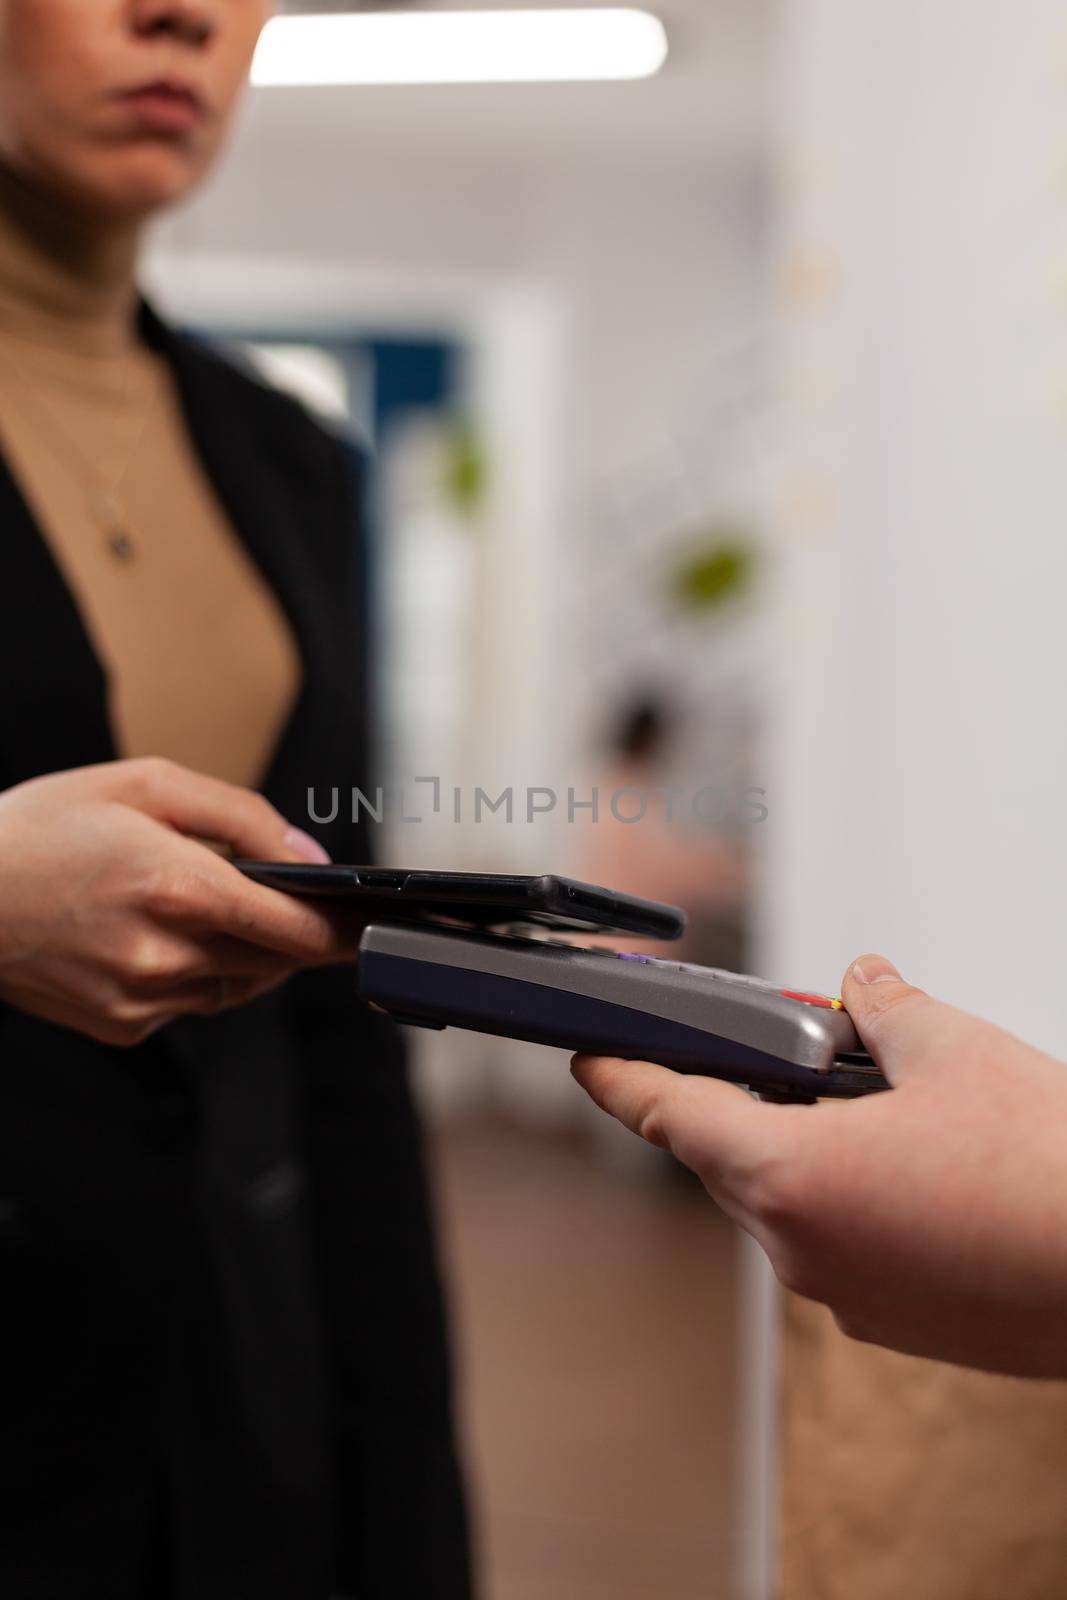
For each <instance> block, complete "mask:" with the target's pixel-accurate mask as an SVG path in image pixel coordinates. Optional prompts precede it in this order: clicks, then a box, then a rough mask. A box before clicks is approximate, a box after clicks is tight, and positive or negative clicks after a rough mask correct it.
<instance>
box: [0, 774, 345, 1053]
mask: <svg viewBox="0 0 1067 1600" xmlns="http://www.w3.org/2000/svg"><path fill="white" fill-rule="evenodd" d="M201 840H211V841H213V842H216V843H221V844H225V845H228V846H230V847H231V848H232V849H233V850H234V852H235V853H236V854H238V855H243V856H251V857H258V858H260V859H267V860H276V861H278V860H280V861H301V860H303V861H307V860H315V861H323V860H325V859H326V856H325V852H324V851H323V850H322V849H321V848H320V847H319V846H318V845H316V844H315V842H314V841H313V840H312V839H310V838H308V837H307V835H306V834H303V833H301V832H300V831H299V830H298V829H295V828H291V827H290V826H289V825H288V823H287V822H286V821H285V820H284V818H282V817H281V816H279V814H278V813H277V812H276V811H275V810H274V808H273V807H272V806H271V805H269V804H268V802H267V801H266V800H264V799H262V798H261V797H260V796H259V795H256V794H251V793H249V792H248V791H247V790H245V789H238V788H235V787H234V786H233V785H232V784H228V783H222V782H219V781H218V780H216V779H214V778H205V777H203V776H202V775H201V774H199V773H195V772H190V771H188V770H186V769H185V768H183V767H178V766H175V765H173V764H172V763H171V762H168V761H161V760H138V761H116V762H110V763H108V764H106V765H103V766H98V767H86V768H82V769H80V770H78V771H74V772H60V773H55V774H53V775H51V776H49V777H45V778H36V779H34V780H33V781H32V782H30V783H23V784H19V785H18V786H17V787H16V788H14V789H9V790H7V792H6V793H4V794H2V795H0V1000H4V1001H7V1002H8V1003H10V1004H11V1005H14V1006H19V1007H21V1009H23V1010H24V1011H31V1012H33V1013H34V1014H36V1015H37V1016H41V1017H46V1018H48V1019H49V1020H50V1021H52V1022H59V1023H62V1024H64V1025H65V1026H67V1027H71V1028H76V1029H78V1030H79V1031H81V1032H83V1033H87V1034H90V1035H91V1036H92V1037H93V1038H95V1039H100V1040H102V1041H103V1042H104V1043H107V1044H118V1045H132V1044H137V1043H139V1042H140V1040H142V1039H144V1038H146V1037H147V1036H148V1035H149V1034H150V1033H153V1032H155V1030H156V1029H157V1028H160V1027H162V1026H163V1025H164V1024H165V1023H167V1022H169V1021H170V1020H171V1019H172V1018H173V1017H176V1016H180V1015H182V1014H184V1013H188V1012H199V1013H210V1012H215V1011H220V1010H222V1009H224V1008H225V1007H228V1006H235V1005H240V1004H242V1003H243V1002H244V1001H246V1000H249V999H252V998H254V997H255V996H257V995H259V994H262V993H264V992H265V991H266V990H268V989H271V988H273V987H275V986H276V985H277V984H279V983H281V982H283V981H284V980H285V979H286V978H287V977H288V976H289V975H290V974H291V973H292V972H294V971H296V970H297V968H299V967H303V966H313V965H323V964H327V963H330V962H335V961H342V960H346V959H349V958H351V957H354V955H355V953H356V948H357V946H358V942H359V934H360V932H361V929H360V928H359V926H357V925H356V923H355V921H354V920H353V919H351V918H346V917H345V915H344V914H343V913H338V912H337V911H335V910H331V909H329V908H322V907H318V906H314V905H311V904H309V903H307V902H306V901H300V900H296V899H293V898H291V897H289V896H287V895H283V894H279V893H277V892H276V891H275V890H273V889H267V888H263V887H261V886H260V885H258V884H254V883H250V882H249V881H248V880H247V879H246V878H244V877H242V875H241V874H240V873H239V872H236V871H235V870H234V868H233V867H232V866H231V865H230V864H229V863H228V862H227V861H225V860H224V859H223V858H222V857H221V856H219V855H217V854H216V853H215V852H214V851H213V850H211V849H209V848H208V847H207V845H206V844H204V843H201V842H200V841H201Z"/></svg>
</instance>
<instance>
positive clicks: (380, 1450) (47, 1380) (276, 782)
mask: <svg viewBox="0 0 1067 1600" xmlns="http://www.w3.org/2000/svg"><path fill="white" fill-rule="evenodd" d="M142 318H143V323H142V325H143V331H144V334H145V337H146V338H147V339H148V340H149V342H150V343H151V344H152V345H153V346H154V347H155V348H156V349H158V350H159V351H160V352H161V353H162V354H163V355H164V357H165V358H166V359H167V361H168V362H169V363H170V365H171V367H172V369H173V371H174V374H175V376H176V380H177V383H178V386H179V390H180V394H181V398H182V401H183V404H184V408H185V414H186V418H187V421H188V424H189V427H190V429H191V432H192V436H193V439H194V441H195V444H196V447H197V450H198V451H199V453H200V456H201V458H202V460H203V462H204V464H205V466H206V468H207V471H208V473H209V475H210V477H211V480H212V482H213V484H214V486H215V489H216V491H217V493H218V494H219V496H220V499H221V501H222V504H223V506H224V507H225V510H226V511H227V513H228V515H229V516H230V518H231V520H232V523H233V526H234V527H235V529H236V530H237V532H238V533H239V535H240V537H241V538H242V539H243V540H244V541H245V543H246V544H247V547H248V549H249V551H250V553H251V555H252V556H253V558H254V559H255V560H256V562H257V563H258V564H259V566H260V568H261V570H262V571H263V573H264V574H265V576H266V578H267V579H268V581H269V582H270V583H271V585H272V586H273V588H274V589H275V591H276V593H277V595H278V597H279V599H280V600H281V602H282V604H283V605H284V607H285V609H286V612H287V614H288V617H289V620H290V623H291V625H292V627H293V629H294V631H295V634H296V637H297V640H298V643H299V646H300V650H301V654H302V657H303V670H304V683H303V691H302V693H301V695H300V698H299V701H298V704H297V706H296V708H295V711H294V714H293V716H292V718H291V720H290V722H289V725H288V727H287V728H286V730H285V733H284V736H283V738H282V740H281V744H280V747H279V749H278V751H277V753H276V757H275V759H274V761H273V764H272V767H271V770H270V773H269V776H268V778H267V781H266V783H265V784H264V793H266V794H267V795H268V796H269V798H270V799H271V800H272V801H273V802H274V804H275V805H276V806H277V807H278V808H279V809H280V810H281V811H282V812H283V814H285V815H286V816H288V817H289V818H290V819H291V820H293V821H294V822H296V823H298V824H299V823H300V822H301V820H302V819H303V820H305V821H306V819H307V790H308V788H309V786H311V785H317V786H320V788H325V789H329V788H330V787H332V786H333V785H335V784H336V785H339V786H341V787H342V789H343V790H344V791H347V789H348V788H349V787H350V786H351V785H354V784H362V785H363V786H364V787H366V785H367V782H368V780H369V776H370V775H369V773H366V772H364V770H363V766H364V763H365V761H366V749H367V716H366V706H365V693H364V691H365V685H366V681H367V671H366V665H367V664H366V662H365V661H364V660H363V659H362V658H361V653H360V652H361V650H362V648H363V646H362V640H364V639H365V638H366V628H365V627H361V626H359V625H358V624H357V619H358V618H359V616H360V614H361V608H362V606H363V596H362V593H361V585H360V579H359V574H360V569H361V566H362V564H363V562H362V557H363V550H362V541H363V538H364V532H363V518H362V514H361V510H360V499H361V477H362V470H361V463H360V460H359V458H358V457H357V456H356V454H355V453H354V452H352V451H349V450H348V449H346V448H345V447H344V446H342V445H341V444H339V443H338V442H337V441H336V440H334V439H332V438H331V437H330V436H329V435H327V434H326V433H325V432H324V431H323V430H322V429H320V428H319V427H317V426H316V425H315V424H313V423H312V422H311V421H310V419H309V418H308V417H307V415H306V414H305V413H304V411H303V410H302V409H301V408H300V407H299V406H298V405H297V404H295V402H293V401H292V400H290V399H288V398H286V397H284V396H282V395H279V394H277V393H275V392H274V391H272V390H269V389H267V388H265V387H263V386H262V385H260V384H258V383H256V382H255V381H253V380H252V379H251V378H249V377H248V376H246V375H244V374H243V373H241V372H239V371H238V370H236V369H235V368H234V367H232V366H230V365H228V364H227V363H225V362H223V361H222V360H220V359H219V358H218V357H216V356H215V355H213V354H211V353H210V352H209V351H208V350H206V349H205V348H202V347H201V346H199V345H197V344H195V343H193V342H192V341H189V340H186V339H184V338H180V337H178V336H177V335H176V334H174V333H173V332H172V331H171V330H169V329H168V328H166V327H165V326H164V325H163V324H162V323H161V322H160V321H159V320H158V319H157V318H156V317H155V316H154V315H153V314H152V313H151V312H150V311H149V310H148V309H147V308H145V309H144V311H143V313H142ZM0 531H2V535H3V539H2V546H0V549H2V566H0V661H2V694H0V787H7V786H8V785H11V784H15V783H18V782H20V781H22V780H23V779H26V778H31V777H34V776H35V775H39V774H41V773H46V772H51V771H55V770H57V769H62V768H69V767H75V766H81V765H84V764H88V763H91V762H97V761H108V760H111V759H113V758H114V756H115V750H114V747H113V742H112V735H111V730H110V728H109V725H108V716H107V706H106V682H105V678H104V674H103V671H102V669H101V666H100V663H99V661H98V660H97V658H96V656H95V654H94V652H93V649H92V647H91V645H90V642H89V639H88V636H87V634H86V631H85V628H84V626H83V624H82V621H81V618H80V616H79V613H78V611H77V608H76V606H75V604H74V601H73V599H72V597H71V595H70V593H69V591H68V589H67V587H66V585H65V583H64V581H63V579H62V577H61V576H60V573H59V570H58V568H57V566H56V565H55V563H54V561H53V559H52V557H51V555H50V552H49V550H48V547H47V546H46V544H45V542H44V540H43V539H42V538H41V536H40V534H39V532H38V530H37V528H36V527H35V525H34V522H33V519H32V517H31V514H30V512H29V510H28V508H27V506H26V503H25V501H24V500H23V498H22V497H21V495H20V493H19V491H18V488H17V486H16V484H15V482H14V481H13V479H12V476H11V474H10V472H9V471H8V470H7V468H6V466H5V465H4V464H3V461H2V459H0ZM224 692H225V687H224V686H222V687H221V688H220V693H224ZM318 831H319V834H320V837H321V838H322V840H323V842H324V844H325V845H326V846H327V848H328V849H330V850H331V852H332V853H333V854H334V856H335V859H341V860H353V859H364V858H365V857H366V856H367V854H368V841H367V839H366V838H365V837H364V836H363V833H362V832H361V830H360V829H356V828H353V827H352V826H351V825H349V824H347V823H346V821H345V818H344V808H343V807H342V810H341V816H340V817H339V819H338V820H337V822H336V823H334V824H332V825H331V826H330V827H328V828H323V829H319V830H318ZM2 892H3V890H2V863H0V894H2ZM0 1274H2V1279H0V1281H2V1285H3V1287H2V1292H0V1593H2V1594H3V1595H4V1596H5V1600H23V1597H25V1600H30V1597H33V1600H37V1597H38V1596H40V1597H41V1600H45V1597H48V1600H53V1597H55V1596H58V1595H61V1594H62V1595H63V1596H64V1597H65V1600H82V1597H84V1600H89V1597H90V1596H91V1597H93V1600H96V1597H100V1600H103V1597H105V1596H106V1597H107V1600H134V1597H136V1600H149V1597H150V1600H164V1597H167V1596H172V1595H173V1596H181V1597H182V1600H186V1597H189V1600H193V1597H195V1600H216V1597H217V1600H245V1597H247V1600H273V1597H278V1600H282V1597H284V1600H326V1597H327V1596H329V1595H333V1594H345V1595H349V1594H351V1595H353V1596H359V1597H360V1600H372V1597H373V1600H378V1597H381V1600H386V1597H388V1600H403V1597H406V1596H409V1595H410V1596H412V1597H419V1600H422V1597H426V1600H429V1597H430V1596H433V1597H435V1600H453V1597H454V1600H464V1597H466V1596H467V1594H468V1592H469V1590H468V1573H467V1561H466V1553H465V1533H464V1515H463V1507H462V1498H461V1492H460V1485H459V1476H458V1472H457V1468H456V1460H455V1453H454V1449H453V1443H452V1424H451V1416H450V1405H449V1383H448V1362H447V1354H446V1346H445V1332H444V1322H443V1316H442V1309H441V1298H440V1292H439V1285H438V1278H437V1271H436V1266H435V1261H434V1251H433V1242H432V1237H431V1228H430V1223H429V1217H428V1210H427V1200H426V1193H425V1186H424V1181H423V1174H422V1167H421V1161H420V1152H419V1144H418V1137H417V1129H416V1125H415V1119H414V1116H413V1112H412V1107H411V1102H410V1099H409V1095H408V1088H407V1082H406V1078H405V1074H404V1066H403V1061H402V1059H401V1056H400V1050H399V1046H398V1043H397V1039H396V1036H395V1034H394V1032H393V1030H392V1029H391V1027H390V1026H389V1025H388V1024H387V1023H385V1021H384V1019H381V1018H377V1017H375V1016H373V1015H372V1014H370V1013H364V1012H361V1011H360V1010H359V1009H358V1008H357V1006H356V1005H355V1003H354V999H353V994H352V980H351V973H350V972H349V971H347V970H344V969H333V970H330V971H325V972H316V973H310V974H306V975H302V976H300V977H298V978H297V979H295V980H294V981H293V982H291V983H290V984H289V985H288V986H287V987H286V988H285V989H283V990H282V991H280V992H279V993H277V994H275V995H270V996H267V997H266V998H264V999H263V1000H260V1001H258V1002H256V1003H254V1004H253V1005H250V1006H247V1007H245V1008H244V1009H243V1010H241V1011H238V1012H233V1013H229V1014H227V1015H226V1016H222V1017H218V1018H210V1019H206V1018H205V1019H188V1020H183V1021H180V1022H178V1023H175V1024H173V1025H171V1026H170V1027H169V1028H167V1029H165V1030H163V1032H162V1033H160V1034H158V1035H156V1036H154V1037H153V1038H152V1039H150V1040H149V1041H148V1042H147V1043H145V1044H144V1045H142V1046H140V1047H138V1048H136V1049H134V1050H130V1051H122V1050H116V1049H112V1048H109V1047H107V1046H104V1045H99V1044H96V1043H95V1042H93V1041H91V1040H89V1039H86V1038H84V1037H82V1036H81V1035H78V1034H75V1033H72V1032H68V1031H66V1030H64V1029H62V1028H58V1027H54V1026H52V1025H50V1024H48V1023H45V1022H42V1021H39V1020H37V1019H35V1018H32V1017H30V1016H28V1015H26V1014H25V1013H23V1012H20V1011H17V1010H15V1009H13V1008H10V1007H0Z"/></svg>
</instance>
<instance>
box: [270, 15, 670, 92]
mask: <svg viewBox="0 0 1067 1600" xmlns="http://www.w3.org/2000/svg"><path fill="white" fill-rule="evenodd" d="M666 58H667V34H666V31H665V29H664V27H663V24H662V22H660V20H659V18H658V17H654V16H652V15H651V13H649V12H648V11H638V10H636V9H634V8H632V7H621V6H620V7H610V8H595V9H594V8H592V7H578V8H574V7H569V8H568V9H567V10H562V9H555V10H544V11H424V12H418V13H412V12H405V13H401V14H396V13H392V12H388V13H387V12H361V13H359V14H345V13H340V14H338V13H336V12H333V13H330V14H329V15H323V16H283V17H274V18H273V19H272V20H271V21H270V22H268V24H267V26H266V28H265V29H264V30H263V35H262V37H261V39H260V41H259V47H258V49H257V50H256V56H255V60H254V62H253V63H252V82H253V83H255V84H259V85H281V84H289V85H297V84H373V83H550V82H562V81H567V80H570V81H575V80H589V79H608V78H648V77H651V76H652V75H653V73H656V72H658V71H659V69H660V67H661V66H662V65H663V63H664V61H665V60H666Z"/></svg>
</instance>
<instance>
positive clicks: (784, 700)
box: [766, 0, 1067, 1055]
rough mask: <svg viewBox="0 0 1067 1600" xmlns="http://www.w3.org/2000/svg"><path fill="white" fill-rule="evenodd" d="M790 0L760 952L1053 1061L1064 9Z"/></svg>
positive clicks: (1064, 581)
mask: <svg viewBox="0 0 1067 1600" xmlns="http://www.w3.org/2000/svg"><path fill="white" fill-rule="evenodd" d="M788 10H789V32H788V35H787V38H786V56H785V62H784V64H785V66H786V69H787V83H788V85H789V95H790V99H789V103H788V109H787V113H786V117H785V125H784V130H783V132H784V140H783V155H784V158H785V161H784V176H785V179H786V190H785V193H786V199H787V221H786V229H785V237H784V242H783V253H782V274H781V282H782V285H783V291H782V292H783V306H784V310H785V312H786V318H787V324H788V329H789V349H788V355H789V383H790V386H791V394H792V398H793V408H792V410H793V420H794V428H793V435H792V449H791V457H790V460H789V463H788V465H787V468H786V471H785V472H784V474H783V479H782V489H781V494H782V499H781V503H782V505H783V508H784V514H783V524H782V525H783V543H784V548H785V581H784V582H783V584H782V594H781V629H780V635H781V637H782V639H783V640H784V641H785V649H784V650H783V654H782V660H781V663H780V665H781V666H782V668H783V669H784V670H783V671H782V674H781V699H780V705H781V710H782V717H781V722H780V740H779V744H778V750H779V771H778V773H777V775H776V790H777V792H778V793H779V794H780V796H781V800H780V813H779V815H780V823H781V825H780V827H779V828H778V829H777V830H776V833H777V839H776V844H775V846H774V848H775V857H774V861H773V868H774V870H773V873H771V874H769V877H768V883H769V894H768V899H767V904H766V910H767V949H768V960H770V961H771V962H772V963H773V965H774V966H775V968H776V970H779V971H782V972H785V973H787V974H789V975H790V976H792V975H794V974H795V975H796V978H797V980H798V981H801V980H803V981H812V982H817V983H821V984H823V985H826V986H833V985H834V984H835V983H836V981H837V979H838V977H839V975H840V972H841V970H842V968H843V966H844V964H845V962H846V961H847V960H848V958H849V957H850V956H853V955H855V954H857V953H858V952H859V951H860V950H862V949H865V948H875V949H884V950H885V951H886V952H887V953H889V954H891V955H892V956H893V957H894V959H896V960H897V962H898V963H899V965H900V966H901V968H902V970H903V971H904V972H905V974H906V975H908V976H910V977H911V978H913V979H914V981H916V982H919V983H921V984H923V985H924V986H926V987H928V988H930V989H931V990H933V991H934V992H936V993H939V994H943V995H944V996H946V997H947V998H951V999H952V1000H953V1001H956V1002H958V1003H960V1004H962V1005H964V1006H967V1007H970V1008H973V1009H974V1010H976V1011H978V1012H981V1013H983V1014H984V1015H987V1016H991V1017H993V1018H995V1019H996V1020H998V1021H1000V1022H1002V1023H1005V1024H1007V1025H1008V1026H1010V1027H1013V1028H1015V1029H1016V1030H1018V1031H1019V1032H1021V1033H1023V1034H1024V1035H1026V1036H1027V1037H1028V1038H1031V1039H1033V1040H1034V1041H1035V1042H1037V1043H1039V1044H1042V1045H1044V1046H1046V1047H1048V1048H1049V1049H1052V1050H1055V1051H1057V1052H1059V1053H1060V1054H1063V1055H1067V985H1064V983H1063V982H1062V981H1061V972H1060V966H1061V957H1062V951H1063V946H1064V942H1065V935H1064V926H1065V915H1067V913H1065V902H1064V891H1065V887H1067V879H1065V868H1067V842H1065V835H1064V828H1063V820H1062V819H1063V815H1064V809H1065V808H1064V801H1065V797H1067V740H1065V734H1064V715H1063V700H1064V685H1065V682H1067V627H1065V613H1067V176H1065V174H1067V75H1065V63H1067V16H1065V13H1064V11H1063V8H1062V6H1060V5H1058V4H1055V3H1054V0H1028V3H1027V4H1026V5H1025V6H1019V7H1013V8H1010V9H1009V8H1006V7H1005V6H1004V5H1003V4H1000V3H998V0H966V3H963V0H866V3H865V4H864V5H862V6H856V5H855V4H854V3H851V0H793V3H792V4H791V5H790V6H789V8H788Z"/></svg>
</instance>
